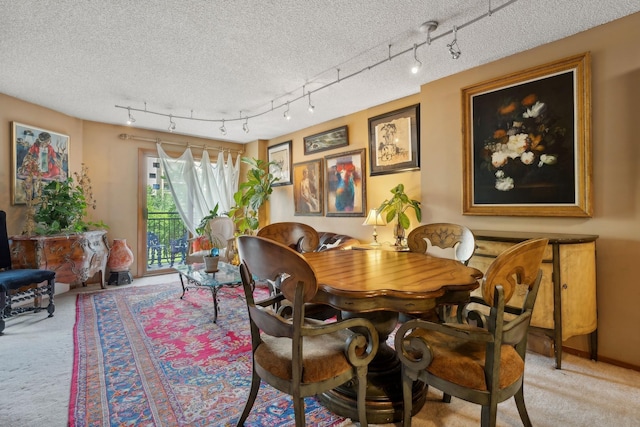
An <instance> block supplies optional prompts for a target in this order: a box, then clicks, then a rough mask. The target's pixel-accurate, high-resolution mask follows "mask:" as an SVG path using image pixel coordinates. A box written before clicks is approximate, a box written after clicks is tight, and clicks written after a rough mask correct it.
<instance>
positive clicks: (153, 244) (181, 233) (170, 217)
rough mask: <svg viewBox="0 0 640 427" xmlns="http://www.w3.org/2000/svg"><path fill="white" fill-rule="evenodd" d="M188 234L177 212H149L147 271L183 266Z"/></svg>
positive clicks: (186, 251) (187, 247)
mask: <svg viewBox="0 0 640 427" xmlns="http://www.w3.org/2000/svg"><path fill="white" fill-rule="evenodd" d="M188 238H189V233H188V231H187V228H186V227H185V225H184V223H183V222H182V219H181V218H180V215H179V214H178V212H149V213H148V216H147V269H149V270H157V269H159V268H169V267H173V266H174V265H175V264H184V262H185V259H186V256H187V253H188V249H189V241H188Z"/></svg>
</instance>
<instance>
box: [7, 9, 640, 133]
mask: <svg viewBox="0 0 640 427" xmlns="http://www.w3.org/2000/svg"><path fill="white" fill-rule="evenodd" d="M507 3H509V2H508V1H507V0H493V1H488V0H466V1H463V0H402V1H397V0H348V1H346V0H313V1H311V0H308V1H304V0H261V1H260V0H253V1H252V0H233V1H231V0H180V1H175V0H173V1H168V0H155V1H149V0H137V1H131V0H103V1H89V0H47V1H44V0H13V1H11V0H0V58H1V66H0V92H1V93H5V94H7V95H11V96H14V97H16V98H19V99H22V100H25V101H29V102H32V103H34V104H38V105H42V106H44V107H48V108H51V109H54V110H56V111H60V112H62V113H65V114H68V115H70V116H73V117H78V118H81V119H85V120H93V121H98V122H104V123H112V124H124V123H125V121H126V119H127V110H126V109H119V108H116V107H115V106H116V105H120V106H124V107H131V108H134V109H142V110H144V109H145V103H146V109H147V110H148V111H154V112H158V113H162V114H167V115H169V114H172V115H174V116H186V117H193V118H199V119H207V120H221V119H225V120H226V122H225V127H226V129H227V134H226V136H223V135H222V134H221V132H220V131H219V127H220V125H221V123H220V122H207V121H194V120H184V119H180V118H174V122H175V123H176V130H175V133H177V134H182V135H194V136H201V137H206V138H215V139H222V140H228V141H233V142H240V143H246V142H249V141H254V140H256V139H269V138H273V137H276V136H279V135H284V134H287V133H290V132H293V131H296V130H299V129H302V128H306V127H309V126H312V125H314V124H317V123H322V122H325V121H327V120H331V119H334V118H336V117H341V116H344V115H347V114H350V113H353V112H355V111H359V110H363V109H366V108H368V107H372V106H375V105H378V104H381V103H384V102H387V101H390V100H393V99H397V98H401V97H403V96H406V95H410V94H414V93H417V92H418V91H419V88H420V85H421V84H424V83H426V82H429V81H432V80H436V79H439V78H442V77H445V76H448V75H451V74H454V73H457V72H460V71H462V70H465V69H469V68H472V67H475V66H478V65H481V64H484V63H487V62H491V61H494V60H496V59H499V58H502V57H505V56H509V55H512V54H514V53H517V52H521V51H523V50H526V49H530V48H533V47H536V46H539V45H541V44H545V43H548V42H551V41H554V40H558V39H561V38H563V37H567V36H569V35H572V34H575V33H577V32H580V31H584V30H586V29H589V28H592V27H594V26H597V25H601V24H604V23H606V22H609V21H612V20H614V19H617V18H620V17H623V16H626V15H629V14H632V13H635V12H638V11H640V0H575V1H559V0H536V1H531V0H518V1H514V2H513V3H511V4H508V5H506V6H505V7H504V8H502V9H500V10H498V11H495V12H494V13H492V14H491V16H488V17H485V18H483V19H480V20H478V21H476V22H474V23H472V24H469V25H465V24H467V23H469V22H470V21H473V20H474V19H475V18H478V17H480V16H482V15H483V14H487V12H488V10H489V5H491V8H492V9H496V8H500V7H501V6H503V5H505V4H507ZM428 20H436V21H438V22H439V27H438V28H437V29H436V30H435V31H433V32H432V34H431V37H432V42H431V44H430V45H427V44H426V43H425V41H426V34H424V33H422V32H420V31H419V27H420V25H421V24H422V23H423V22H425V21H428ZM454 26H457V27H461V28H459V30H458V32H457V40H458V46H459V47H460V49H461V51H462V56H461V57H460V59H458V60H454V59H452V58H451V56H450V55H449V53H448V49H447V46H446V45H447V44H448V43H450V42H451V41H452V40H453V34H452V30H453V27H454ZM414 44H419V45H420V46H419V47H418V48H417V51H416V53H417V56H418V59H419V60H420V61H421V62H422V63H423V64H424V65H423V67H422V69H421V70H420V72H419V73H418V74H415V75H414V74H411V72H410V67H411V65H412V64H413V62H414V61H413V46H414ZM389 45H391V47H390V48H389ZM402 52H405V53H402ZM390 56H391V57H392V59H391V60H390V61H389V60H388V58H389V57H390ZM542 62H545V58H541V63H542ZM376 63H380V65H377V66H375V67H373V68H371V69H368V67H370V66H372V65H374V64H376ZM338 69H339V70H340V71H338ZM361 70H363V71H362V72H360V73H358V74H357V75H355V76H353V77H349V76H350V75H351V74H353V73H357V72H359V71H361ZM338 76H340V78H341V79H344V80H342V81H340V82H337V79H338ZM345 77H346V78H345ZM303 89H304V93H305V94H307V93H308V92H311V103H312V104H313V105H314V106H315V107H316V108H315V111H314V112H313V113H309V112H308V111H307V106H308V105H309V99H308V97H304V98H301V97H302V96H303ZM287 101H289V102H290V104H289V107H290V113H291V116H292V118H291V120H285V119H284V117H283V114H284V111H285V109H286V103H287ZM131 114H132V115H133V116H134V118H135V119H136V122H135V127H139V128H146V129H155V130H161V131H166V130H167V127H168V125H169V118H168V117H163V116H159V115H154V114H151V113H142V112H136V111H132V113H131ZM247 115H248V116H249V120H248V127H249V133H245V132H243V130H242V124H243V123H244V122H245V120H244V119H242V120H239V118H240V117H241V116H242V117H243V118H244V117H246V116H247ZM32 124H33V125H37V124H38V123H37V118H33V120H32ZM61 131H62V130H61ZM131 133H134V134H135V131H134V130H132V131H131Z"/></svg>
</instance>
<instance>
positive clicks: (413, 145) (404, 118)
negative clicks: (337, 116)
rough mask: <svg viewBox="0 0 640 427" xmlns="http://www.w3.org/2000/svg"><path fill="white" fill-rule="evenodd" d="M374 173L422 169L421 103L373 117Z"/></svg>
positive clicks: (370, 121)
mask: <svg viewBox="0 0 640 427" xmlns="http://www.w3.org/2000/svg"><path fill="white" fill-rule="evenodd" d="M369 158H370V168H371V169H370V173H371V175H372V176H373V175H382V174H387V173H397V172H405V171H411V170H417V169H420V104H416V105H412V106H410V107H406V108H402V109H400V110H395V111H391V112H390V113H386V114H382V115H380V116H376V117H372V118H370V119H369Z"/></svg>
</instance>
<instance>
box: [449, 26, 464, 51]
mask: <svg viewBox="0 0 640 427" xmlns="http://www.w3.org/2000/svg"><path fill="white" fill-rule="evenodd" d="M447 47H448V48H449V53H450V54H451V57H452V58H453V59H458V58H460V55H462V51H460V47H459V46H458V27H456V26H455V25H454V26H453V41H452V42H451V43H449V44H448V45H447Z"/></svg>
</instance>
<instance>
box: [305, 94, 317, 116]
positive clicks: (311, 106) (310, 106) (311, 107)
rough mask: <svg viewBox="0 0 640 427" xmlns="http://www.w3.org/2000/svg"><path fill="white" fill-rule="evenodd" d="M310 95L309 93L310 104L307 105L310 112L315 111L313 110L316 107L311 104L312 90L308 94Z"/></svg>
mask: <svg viewBox="0 0 640 427" xmlns="http://www.w3.org/2000/svg"><path fill="white" fill-rule="evenodd" d="M308 95H309V106H308V107H307V110H309V112H310V113H313V110H315V109H316V107H314V106H313V105H312V104H311V92H309V94H308Z"/></svg>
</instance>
